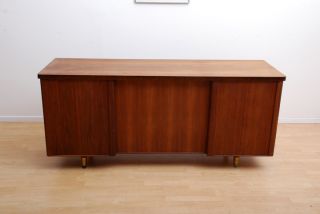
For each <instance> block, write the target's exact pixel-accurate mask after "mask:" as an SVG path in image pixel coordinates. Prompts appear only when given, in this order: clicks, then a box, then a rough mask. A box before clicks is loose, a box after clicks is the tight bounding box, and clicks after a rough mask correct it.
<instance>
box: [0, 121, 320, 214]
mask: <svg viewBox="0 0 320 214" xmlns="http://www.w3.org/2000/svg"><path fill="white" fill-rule="evenodd" d="M231 165H232V163H231V159H230V160H229V162H226V161H225V160H223V158H222V157H205V156H204V155H170V156H168V155H156V156H150V155H147V156H138V155H119V156H116V157H98V158H95V159H94V160H93V162H92V163H91V164H90V166H89V168H87V169H81V168H80V161H79V159H78V158H76V157H71V158H67V157H50V158H49V157H46V154H45V140H44V130H43V124H42V123H0V213H114V214H118V213H139V214H143V213H148V214H149V213H150V214H153V213H161V214H167V213H169V214H170V213H175V214H176V213H196V214H201V213H255V214H256V213H268V214H270V213H281V214H284V213H317V214H319V213H320V124H318V125H314V124H304V125H303V124H295V125H285V124H282V125H280V126H279V130H278V135H277V142H276V148H275V156H274V157H258V158H251V157H247V158H241V163H240V168H233V167H232V166H231Z"/></svg>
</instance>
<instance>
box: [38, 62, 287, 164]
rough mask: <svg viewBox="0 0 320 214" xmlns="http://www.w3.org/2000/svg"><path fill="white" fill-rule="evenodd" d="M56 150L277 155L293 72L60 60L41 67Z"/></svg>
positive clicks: (50, 141) (258, 65)
mask: <svg viewBox="0 0 320 214" xmlns="http://www.w3.org/2000/svg"><path fill="white" fill-rule="evenodd" d="M38 77H39V78H40V80H41V90H42V102H43V113H44V122H45V135H46V147H47V155H48V156H57V155H58V156H68V155H72V156H74V155H77V156H80V157H81V163H82V166H83V167H86V165H87V158H88V157H90V156H95V155H115V154H117V153H205V154H207V155H223V156H233V160H234V162H233V163H234V166H237V165H238V164H239V157H240V156H242V155H253V156H272V155H273V151H274V145H275V138H276V131H277V123H278V114H279V107H280V98H281V91H282V83H283V81H284V80H285V76H284V75H283V74H282V73H280V72H279V71H277V70H276V69H275V68H273V67H272V66H270V65H269V64H268V63H266V62H265V61H262V60H113V59H112V60H111V59H55V60H53V61H52V62H51V63H50V64H49V65H48V66H46V67H45V68H44V69H43V70H42V71H41V72H40V73H39V74H38Z"/></svg>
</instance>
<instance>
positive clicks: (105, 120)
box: [41, 80, 111, 156]
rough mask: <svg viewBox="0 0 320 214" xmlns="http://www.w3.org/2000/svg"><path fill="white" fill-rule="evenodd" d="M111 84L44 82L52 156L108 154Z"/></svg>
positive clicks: (48, 145) (47, 127)
mask: <svg viewBox="0 0 320 214" xmlns="http://www.w3.org/2000/svg"><path fill="white" fill-rule="evenodd" d="M110 84H111V83H109V82H107V81H98V80H41V88H42V99H43V111H44V121H45V133H46V144H47V154H48V155H49V156H51V155H102V154H108V152H109V146H110V138H111V136H110V124H109V90H110Z"/></svg>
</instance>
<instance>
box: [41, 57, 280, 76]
mask: <svg viewBox="0 0 320 214" xmlns="http://www.w3.org/2000/svg"><path fill="white" fill-rule="evenodd" d="M42 76H128V77H131V76H132V77H266V78H281V79H285V75H284V74H282V73H281V72H279V71H278V70H276V69H275V68H273V67H272V66H271V65H269V64H268V63H267V62H265V61H263V60H133V59H132V60H129V59H67V58H57V59H54V60H53V61H52V62H51V63H50V64H49V65H47V66H46V67H45V68H44V69H43V70H42V71H41V72H40V73H39V78H41V77H42Z"/></svg>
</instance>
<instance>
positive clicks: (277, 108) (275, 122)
mask: <svg viewBox="0 0 320 214" xmlns="http://www.w3.org/2000/svg"><path fill="white" fill-rule="evenodd" d="M282 84H283V82H282V81H281V82H278V83H277V91H276V97H275V103H274V110H273V120H272V129H271V136H270V146H269V155H273V152H274V146H275V141H276V134H277V127H278V118H279V111H280V101H281V93H282Z"/></svg>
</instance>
